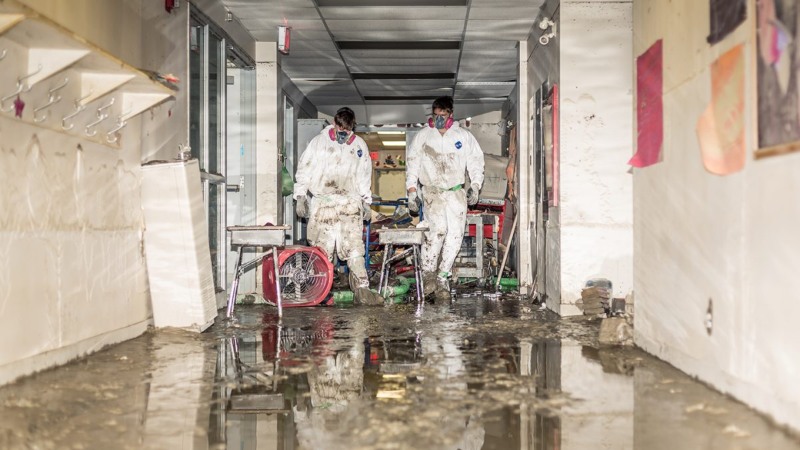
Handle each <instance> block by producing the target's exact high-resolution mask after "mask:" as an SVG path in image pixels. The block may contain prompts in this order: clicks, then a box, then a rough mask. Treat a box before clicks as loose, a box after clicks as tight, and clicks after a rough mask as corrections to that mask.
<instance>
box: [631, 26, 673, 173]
mask: <svg viewBox="0 0 800 450" xmlns="http://www.w3.org/2000/svg"><path fill="white" fill-rule="evenodd" d="M663 85H664V80H663V53H662V41H661V39H659V40H658V41H656V43H655V44H653V45H652V46H651V47H650V48H649V49H647V51H646V52H644V53H642V54H641V55H640V56H639V57H638V58H636V125H637V127H636V128H637V129H636V154H635V155H633V158H631V160H630V161H628V164H630V165H632V166H634V167H647V166H650V165H653V164H655V163H657V162H659V161H661V149H662V148H663V145H664V103H663V98H662V89H663Z"/></svg>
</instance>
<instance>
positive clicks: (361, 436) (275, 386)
mask: <svg viewBox="0 0 800 450" xmlns="http://www.w3.org/2000/svg"><path fill="white" fill-rule="evenodd" d="M442 314H443V315H442V316H440V317H439V320H436V321H429V322H421V321H419V320H416V321H413V320H408V321H407V322H406V323H392V324H391V325H388V326H381V327H377V328H376V327H374V326H370V325H369V321H368V320H365V317H364V316H362V315H360V314H358V313H355V314H342V315H338V314H319V315H316V316H315V315H309V316H308V317H305V318H304V319H303V320H293V319H292V318H289V319H285V320H284V321H283V322H281V321H279V320H278V318H277V316H276V315H274V314H272V313H271V312H267V313H266V314H264V316H263V317H262V324H263V328H262V329H261V330H257V331H254V332H250V333H249V334H248V333H244V332H243V333H240V334H237V335H235V336H229V337H227V338H225V340H224V342H223V343H221V344H220V346H219V348H220V356H219V358H218V360H217V380H218V381H217V384H216V385H217V386H218V388H217V389H216V390H215V395H216V396H218V398H215V401H214V402H212V404H213V405H214V406H215V407H214V408H213V411H212V414H211V417H212V420H211V423H210V425H211V426H210V427H209V437H210V439H211V443H225V444H226V447H227V448H262V446H266V447H267V448H284V449H286V448H359V447H363V448H374V447H376V446H377V447H385V446H389V445H390V443H391V442H394V446H398V445H399V446H400V447H401V448H406V447H415V448H443V449H444V448H452V449H482V448H483V449H493V448H497V449H509V448H514V449H534V448H536V449H557V448H561V446H560V432H559V430H560V419H559V417H558V414H557V411H554V410H550V409H548V408H547V407H544V408H542V407H539V406H537V405H536V403H537V399H545V400H547V399H550V398H554V397H556V396H557V395H558V394H559V391H560V363H561V360H560V352H561V341H560V339H558V338H552V339H544V340H541V341H532V340H530V339H525V340H522V341H521V340H520V339H519V338H518V337H517V336H516V335H515V334H513V333H509V332H490V333H486V332H482V331H471V332H463V331H461V329H462V328H463V325H464V324H465V323H464V322H463V319H476V318H479V317H484V316H491V315H496V316H498V317H505V318H508V317H518V316H519V305H518V304H514V305H505V306H503V305H499V304H498V303H495V302H484V301H482V299H470V300H469V301H464V302H461V303H456V304H454V305H453V306H452V307H451V308H449V310H447V311H443V312H442ZM447 317H453V318H454V319H455V320H453V321H448V320H443V319H446V318H447ZM373 325H374V324H373ZM376 330H377V331H381V334H373V333H374V331H376ZM259 350H260V351H259ZM515 379H516V380H517V381H516V382H515V381H513V380H515ZM520 380H522V381H521V382H520ZM509 387H515V388H517V389H520V390H524V391H526V392H530V394H531V395H530V398H529V399H525V398H520V397H519V396H517V395H516V393H509V392H507V388H509ZM487 393H490V394H489V395H486V394H487ZM498 399H500V400H502V401H497V400H498ZM359 411H362V412H365V411H367V412H368V413H364V414H362V413H360V412H359ZM417 422H424V423H417ZM343 425H350V429H349V430H348V429H344V428H343V427H342V426H343ZM417 425H419V426H421V427H423V428H424V427H429V428H431V429H432V430H435V431H436V432H437V433H438V434H439V435H438V436H436V435H434V436H415V435H414V431H415V429H416V428H417ZM387 433H388V434H390V435H392V439H393V441H387V440H385V439H383V438H382V435H385V434H387ZM417 439H419V440H417ZM415 443H416V444H415ZM412 444H413V445H412ZM426 445H427V446H426Z"/></svg>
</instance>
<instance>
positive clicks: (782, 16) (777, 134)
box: [756, 0, 800, 158]
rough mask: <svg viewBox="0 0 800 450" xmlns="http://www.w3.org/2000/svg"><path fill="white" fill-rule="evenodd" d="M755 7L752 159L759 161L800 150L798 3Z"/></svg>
mask: <svg viewBox="0 0 800 450" xmlns="http://www.w3.org/2000/svg"><path fill="white" fill-rule="evenodd" d="M756 5H757V10H756V14H757V19H756V22H757V57H756V61H757V63H756V78H757V81H756V91H757V96H758V101H757V104H758V150H757V151H756V158H762V157H767V156H774V155H779V154H783V153H789V152H794V151H798V150H800V91H799V90H798V68H799V67H800V65H799V60H798V51H797V44H796V41H797V37H798V36H797V26H798V23H797V22H798V20H797V15H798V1H797V0H759V1H758V2H757V3H756Z"/></svg>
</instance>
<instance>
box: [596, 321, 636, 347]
mask: <svg viewBox="0 0 800 450" xmlns="http://www.w3.org/2000/svg"><path fill="white" fill-rule="evenodd" d="M600 343H601V344H604V345H633V321H632V320H631V318H630V316H621V317H607V318H605V319H603V320H602V322H600Z"/></svg>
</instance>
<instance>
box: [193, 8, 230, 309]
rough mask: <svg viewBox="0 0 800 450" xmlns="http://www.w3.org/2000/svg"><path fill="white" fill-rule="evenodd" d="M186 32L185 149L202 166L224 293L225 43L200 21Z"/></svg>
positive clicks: (216, 270)
mask: <svg viewBox="0 0 800 450" xmlns="http://www.w3.org/2000/svg"><path fill="white" fill-rule="evenodd" d="M189 32H190V35H189V40H190V41H189V42H190V53H189V67H190V77H191V80H190V83H189V97H190V100H189V119H190V133H189V140H190V141H189V145H190V146H191V148H192V156H193V157H195V158H197V159H198V161H199V162H200V178H201V180H202V183H203V198H204V200H205V205H206V218H207V221H208V243H209V250H210V252H211V266H212V272H213V275H214V287H215V289H216V292H218V293H220V292H224V291H225V285H224V284H225V276H224V274H225V248H224V246H225V192H224V189H225V177H224V173H225V158H224V156H223V155H224V154H223V148H224V141H225V115H224V111H225V84H224V83H225V80H226V64H225V40H224V39H223V38H221V37H219V36H218V35H217V34H215V33H214V32H212V31H211V29H210V27H209V25H208V24H207V23H203V22H202V21H201V20H200V19H198V18H192V21H191V25H190V30H189ZM221 297H223V300H224V296H221Z"/></svg>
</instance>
